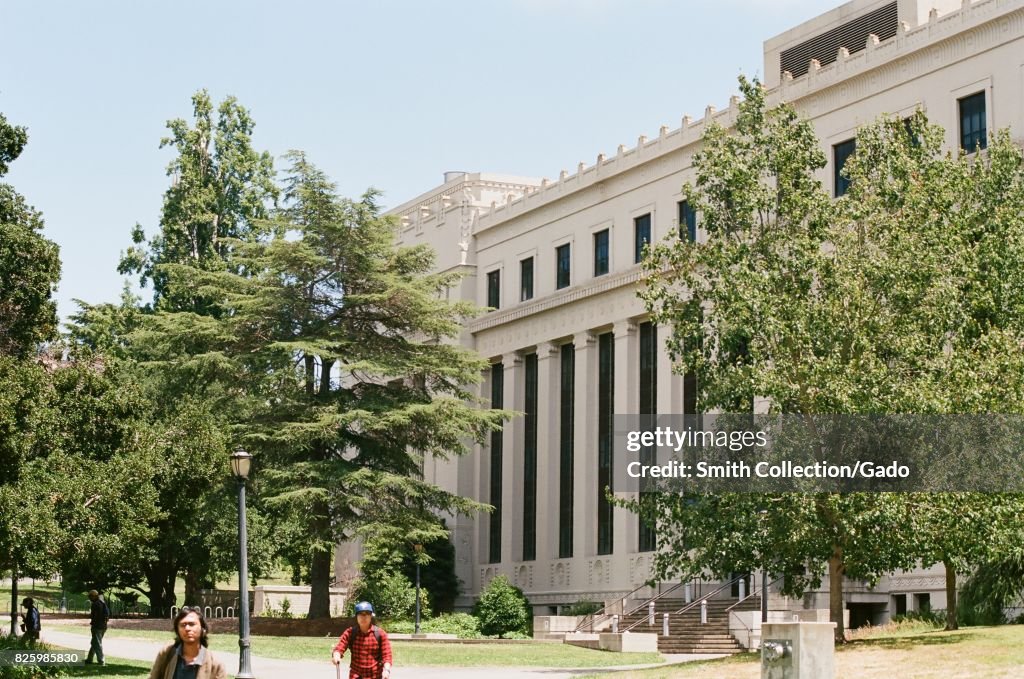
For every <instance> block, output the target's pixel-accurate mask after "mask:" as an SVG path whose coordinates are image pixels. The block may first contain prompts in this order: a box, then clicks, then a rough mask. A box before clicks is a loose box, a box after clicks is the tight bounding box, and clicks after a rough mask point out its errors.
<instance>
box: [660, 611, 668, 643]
mask: <svg viewBox="0 0 1024 679" xmlns="http://www.w3.org/2000/svg"><path fill="white" fill-rule="evenodd" d="M661 636H663V637H667V636H668V613H662V614H661Z"/></svg>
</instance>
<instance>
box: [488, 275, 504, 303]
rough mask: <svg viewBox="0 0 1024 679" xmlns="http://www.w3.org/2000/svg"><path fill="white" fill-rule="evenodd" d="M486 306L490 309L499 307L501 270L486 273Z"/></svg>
mask: <svg viewBox="0 0 1024 679" xmlns="http://www.w3.org/2000/svg"><path fill="white" fill-rule="evenodd" d="M487 306H489V307H491V308H492V309H497V308H499V307H501V271H491V272H488V274H487Z"/></svg>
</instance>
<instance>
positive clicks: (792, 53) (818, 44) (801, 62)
mask: <svg viewBox="0 0 1024 679" xmlns="http://www.w3.org/2000/svg"><path fill="white" fill-rule="evenodd" d="M898 26H899V19H898V15H897V13H896V3H895V2H890V3H889V4H888V5H885V6H884V7H879V8H878V9H876V10H875V11H873V12H869V13H867V14H865V15H864V16H862V17H858V18H856V19H853V20H852V21H847V22H846V23H845V24H842V25H841V26H836V27H835V28H833V29H832V30H831V31H828V32H827V33H822V34H821V35H817V36H815V37H813V38H811V39H810V40H805V41H804V42H802V43H800V44H799V45H794V46H793V47H790V48H789V49H785V50H782V54H781V55H780V59H779V74H780V75H781V74H782V73H783V72H785V71H789V72H790V73H792V74H793V77H794V78H798V77H800V76H802V75H806V73H807V67H808V64H810V61H811V59H817V60H818V63H819V64H821V65H822V66H825V65H826V64H831V63H833V62H834V61H835V60H836V53H837V52H838V51H839V48H840V47H845V48H846V49H847V50H849V51H850V54H853V53H855V52H860V51H861V50H863V49H864V45H865V44H866V43H867V40H868V36H869V35H871V34H872V33H874V34H875V35H877V36H878V39H879V40H886V39H887V38H891V37H892V36H894V35H896V29H897V27H898Z"/></svg>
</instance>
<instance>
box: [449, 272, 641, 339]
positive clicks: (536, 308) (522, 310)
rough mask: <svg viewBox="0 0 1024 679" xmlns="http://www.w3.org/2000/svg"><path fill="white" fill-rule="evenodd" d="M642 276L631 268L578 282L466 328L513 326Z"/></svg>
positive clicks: (486, 316)
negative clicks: (520, 321)
mask: <svg viewBox="0 0 1024 679" xmlns="http://www.w3.org/2000/svg"><path fill="white" fill-rule="evenodd" d="M642 275H643V270H642V269H641V268H640V267H639V266H634V267H633V268H631V269H627V270H626V271H622V272H619V273H613V274H607V275H605V276H601V277H599V278H591V279H588V280H587V281H586V283H581V284H579V285H576V286H573V287H570V288H566V289H565V290H559V291H557V292H555V293H552V294H550V295H547V296H545V297H541V298H539V299H536V300H531V301H529V302H526V303H524V304H519V305H517V306H515V307H512V308H511V309H499V310H497V311H491V312H489V313H486V314H484V315H482V316H479V317H477V318H475V319H473V320H472V321H470V322H469V323H467V324H466V329H467V330H469V332H470V333H472V334H477V333H480V332H483V331H484V330H489V329H491V328H495V327H497V326H499V325H505V324H507V323H513V322H515V321H518V320H521V319H523V318H526V317H527V316H533V315H535V314H539V313H542V312H544V311H550V310H552V309H557V308H559V307H562V306H565V305H566V304H574V303H576V302H579V301H580V300H583V299H587V298H588V297H594V296H596V295H600V294H602V293H605V292H608V291H610V290H616V289H618V288H621V287H623V286H626V285H631V284H636V283H638V282H639V281H640V278H641V276H642Z"/></svg>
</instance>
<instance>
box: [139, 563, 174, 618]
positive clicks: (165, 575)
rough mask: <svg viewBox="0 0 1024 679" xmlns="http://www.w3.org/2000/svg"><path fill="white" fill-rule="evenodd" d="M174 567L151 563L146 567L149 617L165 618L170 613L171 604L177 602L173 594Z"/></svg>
mask: <svg viewBox="0 0 1024 679" xmlns="http://www.w3.org/2000/svg"><path fill="white" fill-rule="evenodd" d="M176 572H177V571H176V569H170V570H169V571H168V569H167V568H166V567H157V566H155V565H153V564H151V565H150V567H149V568H147V569H146V586H147V587H148V591H147V592H146V593H147V595H148V596H149V617H151V618H166V617H168V616H170V614H171V606H174V605H175V604H176V603H177V598H176V597H175V596H174V578H175V574H176Z"/></svg>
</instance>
